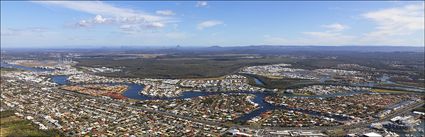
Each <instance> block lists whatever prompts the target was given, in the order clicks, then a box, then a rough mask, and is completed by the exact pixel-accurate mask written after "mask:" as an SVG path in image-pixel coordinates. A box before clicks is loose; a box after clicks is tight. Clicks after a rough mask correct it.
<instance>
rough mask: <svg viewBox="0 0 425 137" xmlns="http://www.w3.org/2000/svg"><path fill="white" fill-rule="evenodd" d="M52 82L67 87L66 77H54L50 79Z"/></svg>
mask: <svg viewBox="0 0 425 137" xmlns="http://www.w3.org/2000/svg"><path fill="white" fill-rule="evenodd" d="M51 79H52V81H53V82H55V83H56V84H59V85H68V84H69V80H68V76H66V75H55V76H52V77H51Z"/></svg>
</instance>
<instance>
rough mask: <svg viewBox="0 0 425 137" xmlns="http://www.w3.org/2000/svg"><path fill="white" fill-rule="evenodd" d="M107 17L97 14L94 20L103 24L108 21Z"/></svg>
mask: <svg viewBox="0 0 425 137" xmlns="http://www.w3.org/2000/svg"><path fill="white" fill-rule="evenodd" d="M106 20H107V19H106V18H103V17H102V16H101V15H96V16H95V17H94V19H93V21H94V22H95V23H99V24H102V23H105V22H106Z"/></svg>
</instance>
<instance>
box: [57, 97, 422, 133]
mask: <svg viewBox="0 0 425 137" xmlns="http://www.w3.org/2000/svg"><path fill="white" fill-rule="evenodd" d="M58 90H60V89H58ZM61 91H63V92H67V93H70V94H74V95H80V96H85V97H88V98H97V99H104V98H102V97H95V96H90V95H86V94H81V93H77V92H72V91H66V90H61ZM108 101H109V100H108ZM111 101H112V100H111ZM114 103H119V104H121V105H125V106H129V107H132V108H137V109H140V110H142V111H147V112H152V113H158V114H161V115H166V116H171V117H176V118H181V119H185V120H189V121H193V122H198V123H203V124H207V125H213V126H220V127H232V128H251V129H270V130H332V129H352V128H359V127H368V126H369V125H370V124H371V123H375V122H382V121H387V120H389V119H391V118H393V117H395V116H398V115H401V114H403V113H406V112H409V111H411V110H413V109H415V108H417V107H421V106H422V105H424V102H423V101H422V102H416V103H414V104H411V105H409V106H408V107H404V108H402V109H399V110H396V111H395V112H393V113H390V114H389V115H387V116H385V117H384V118H381V119H379V120H375V121H368V122H363V123H357V124H352V125H341V126H331V127H254V126H249V125H239V124H234V123H232V124H230V123H220V122H213V121H208V120H201V119H196V118H193V117H188V116H183V115H178V114H174V113H171V112H165V111H161V110H155V109H150V108H145V107H140V106H137V105H129V104H128V103H123V102H120V101H114Z"/></svg>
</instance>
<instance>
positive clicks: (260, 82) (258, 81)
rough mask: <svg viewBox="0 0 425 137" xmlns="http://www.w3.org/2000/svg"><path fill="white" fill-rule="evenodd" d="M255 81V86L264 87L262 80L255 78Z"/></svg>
mask: <svg viewBox="0 0 425 137" xmlns="http://www.w3.org/2000/svg"><path fill="white" fill-rule="evenodd" d="M254 81H255V84H257V85H260V86H264V82H263V81H261V80H259V79H257V78H254Z"/></svg>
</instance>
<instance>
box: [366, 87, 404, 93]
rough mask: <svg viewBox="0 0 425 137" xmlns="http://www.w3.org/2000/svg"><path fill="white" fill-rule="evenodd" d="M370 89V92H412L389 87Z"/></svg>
mask: <svg viewBox="0 0 425 137" xmlns="http://www.w3.org/2000/svg"><path fill="white" fill-rule="evenodd" d="M371 91H372V92H381V93H412V92H409V91H402V90H391V89H377V88H374V89H372V90H371Z"/></svg>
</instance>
